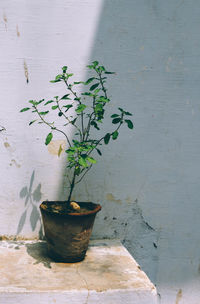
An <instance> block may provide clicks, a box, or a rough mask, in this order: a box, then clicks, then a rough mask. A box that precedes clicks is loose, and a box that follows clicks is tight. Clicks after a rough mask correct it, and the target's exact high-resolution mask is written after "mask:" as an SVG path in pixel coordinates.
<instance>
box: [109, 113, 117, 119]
mask: <svg viewBox="0 0 200 304" xmlns="http://www.w3.org/2000/svg"><path fill="white" fill-rule="evenodd" d="M110 117H111V118H115V117H119V114H113V115H111V116H110Z"/></svg>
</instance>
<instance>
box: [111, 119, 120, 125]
mask: <svg viewBox="0 0 200 304" xmlns="http://www.w3.org/2000/svg"><path fill="white" fill-rule="evenodd" d="M120 121H121V118H120V117H118V118H114V119H113V120H112V123H113V124H117V123H119V122H120Z"/></svg>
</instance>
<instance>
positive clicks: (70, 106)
mask: <svg viewBox="0 0 200 304" xmlns="http://www.w3.org/2000/svg"><path fill="white" fill-rule="evenodd" d="M72 107H73V105H71V104H68V105H65V106H63V108H67V109H70V108H72Z"/></svg>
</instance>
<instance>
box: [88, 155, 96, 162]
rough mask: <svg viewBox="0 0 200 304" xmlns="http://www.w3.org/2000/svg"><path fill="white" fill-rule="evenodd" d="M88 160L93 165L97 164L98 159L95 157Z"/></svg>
mask: <svg viewBox="0 0 200 304" xmlns="http://www.w3.org/2000/svg"><path fill="white" fill-rule="evenodd" d="M87 160H88V161H89V162H90V163H91V164H96V162H97V161H96V159H94V158H93V157H91V156H88V157H87Z"/></svg>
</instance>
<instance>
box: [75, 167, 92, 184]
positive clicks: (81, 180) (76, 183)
mask: <svg viewBox="0 0 200 304" xmlns="http://www.w3.org/2000/svg"><path fill="white" fill-rule="evenodd" d="M91 168H92V165H90V167H89V168H88V169H87V170H86V171H85V173H84V174H83V175H82V176H81V178H80V179H79V180H78V181H77V182H76V183H75V184H78V183H80V182H81V181H82V179H83V177H84V176H85V175H86V173H87V172H88V171H89V170H90V169H91ZM82 172H84V171H82Z"/></svg>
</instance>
